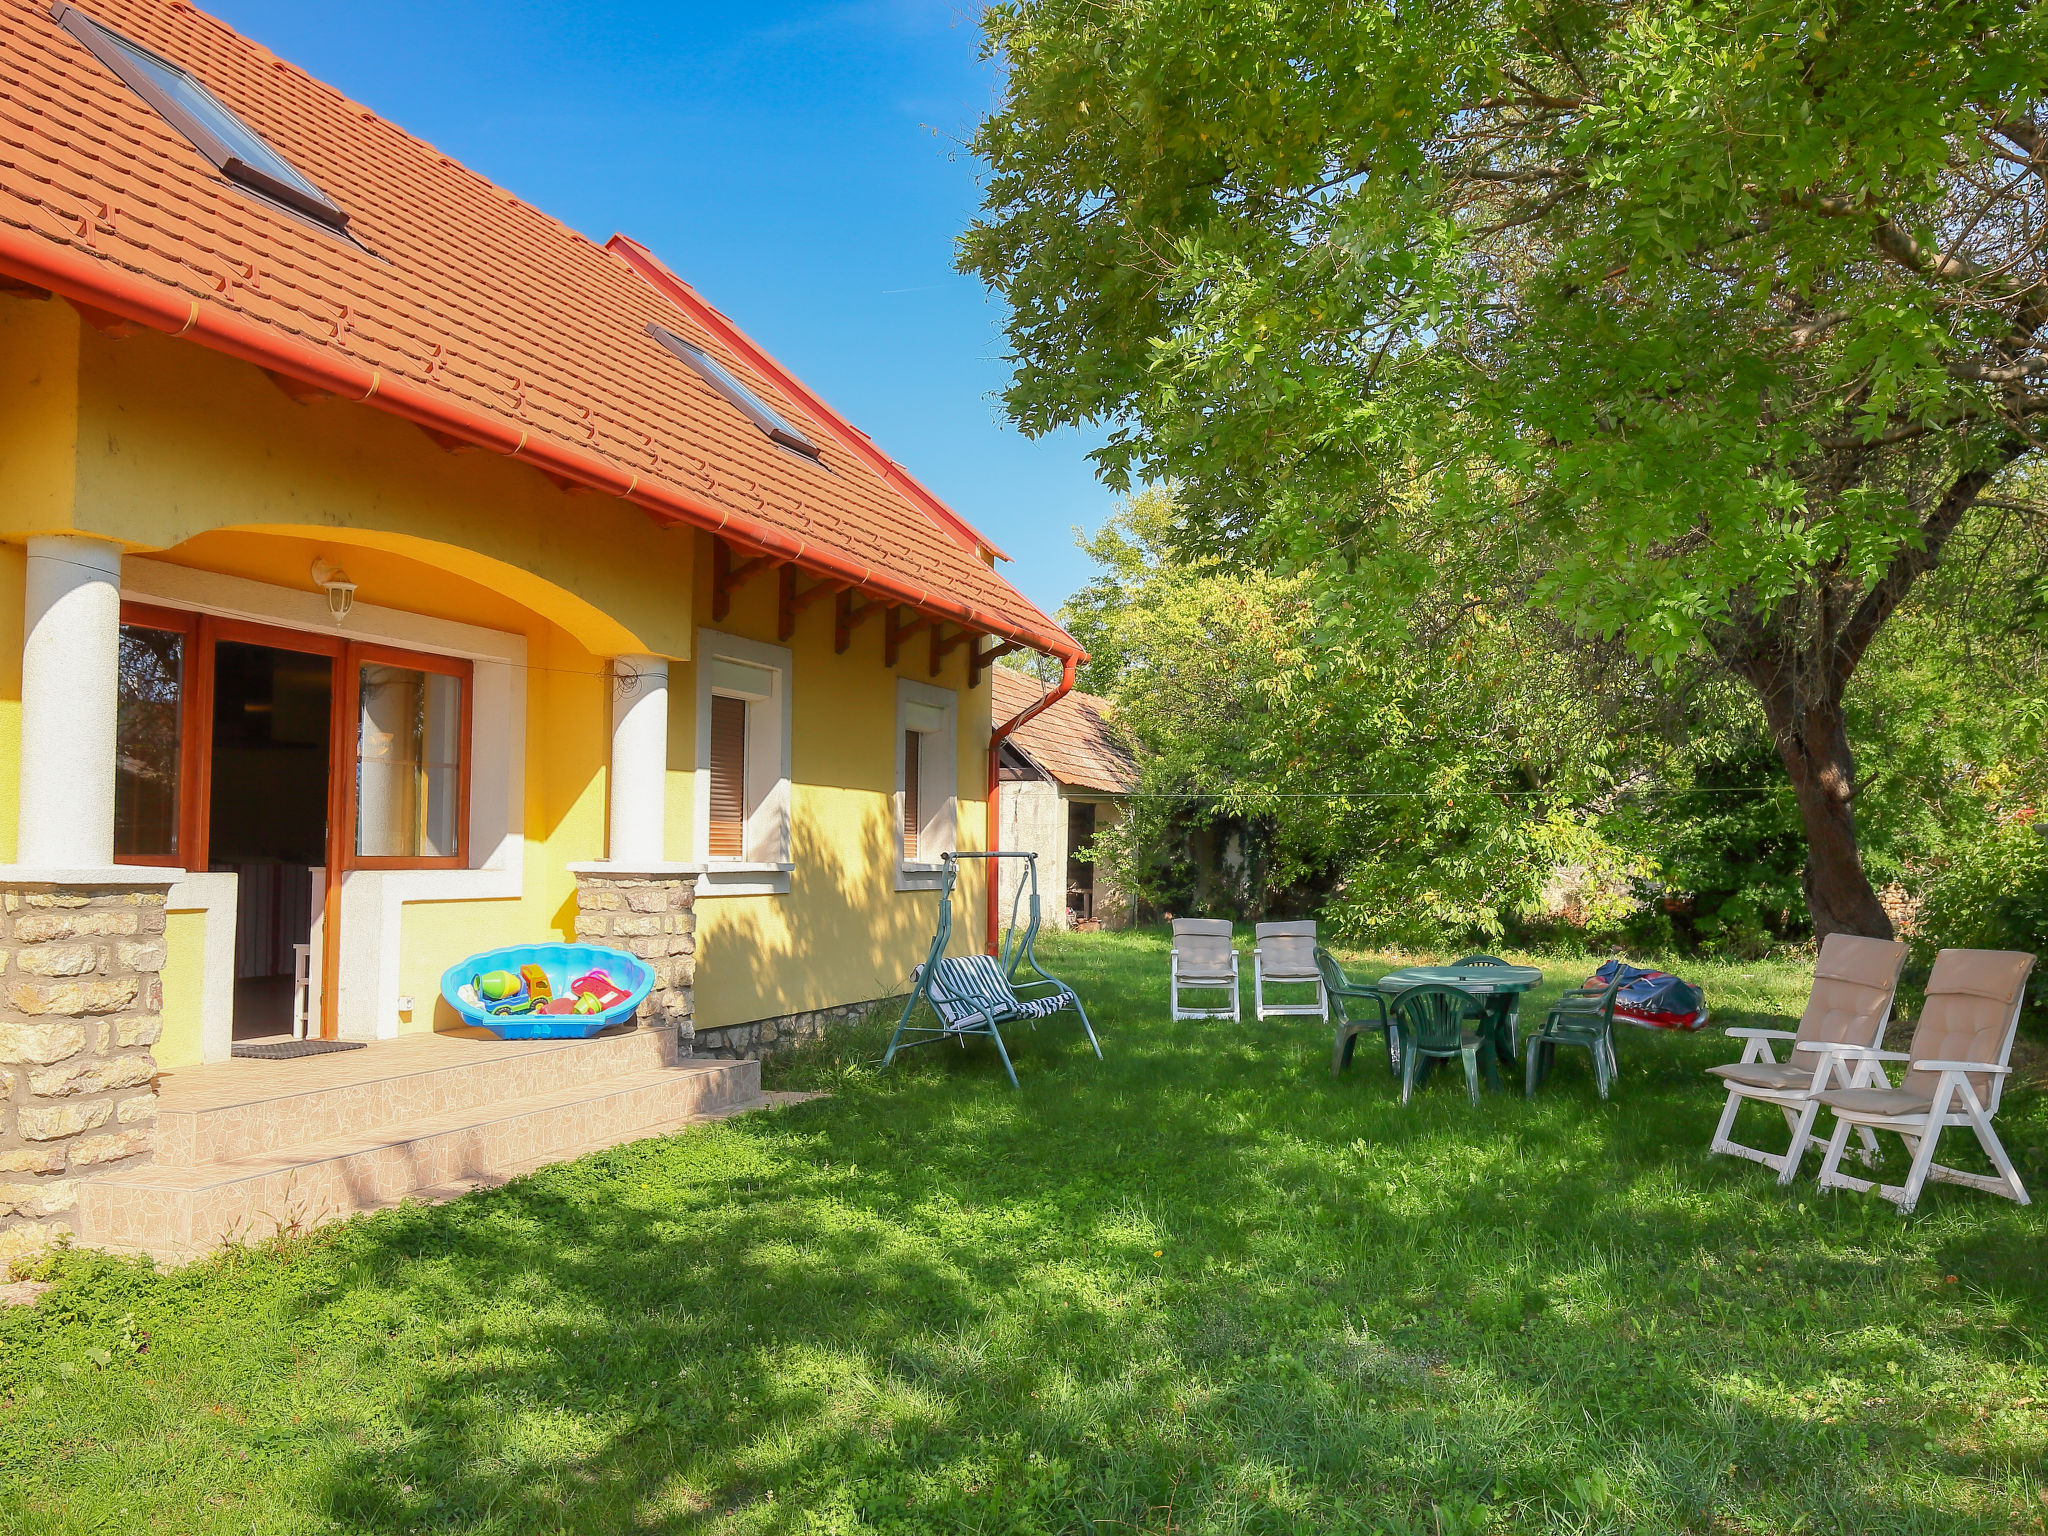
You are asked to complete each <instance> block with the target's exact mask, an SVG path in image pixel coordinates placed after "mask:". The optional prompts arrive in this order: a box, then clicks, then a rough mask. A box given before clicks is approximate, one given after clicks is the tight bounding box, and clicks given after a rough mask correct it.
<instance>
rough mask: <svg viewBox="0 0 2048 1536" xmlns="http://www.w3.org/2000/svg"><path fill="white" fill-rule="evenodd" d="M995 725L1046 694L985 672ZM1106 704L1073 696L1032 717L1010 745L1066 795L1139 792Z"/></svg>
mask: <svg viewBox="0 0 2048 1536" xmlns="http://www.w3.org/2000/svg"><path fill="white" fill-rule="evenodd" d="M989 686H990V688H991V690H992V694H991V703H992V705H993V709H994V714H995V718H996V719H997V721H999V722H1000V721H1003V720H1014V719H1015V718H1016V717H1017V716H1018V715H1019V714H1021V713H1023V712H1024V711H1025V710H1027V709H1029V708H1030V707H1031V706H1032V705H1033V704H1035V703H1037V702H1038V701H1039V700H1040V699H1042V698H1044V697H1045V694H1046V692H1047V690H1046V689H1045V688H1044V687H1043V686H1041V685H1040V684H1039V683H1037V682H1035V681H1033V680H1032V679H1031V678H1028V677H1026V676H1025V675H1024V674H1023V673H1022V672H1013V671H1011V670H1010V669H1009V668H1008V667H993V668H991V669H990V670H989ZM1113 708H1114V706H1112V705H1111V704H1110V702H1109V700H1107V699H1103V698H1097V697H1096V696H1095V695H1094V694H1092V693H1081V692H1079V691H1078V690H1077V691H1075V692H1072V693H1069V694H1068V695H1067V696H1066V697H1065V698H1063V699H1061V700H1059V701H1058V702H1057V703H1055V704H1052V705H1050V706H1049V707H1047V708H1046V709H1044V710H1042V711H1040V712H1039V713H1038V714H1036V715H1033V716H1032V717H1031V718H1030V719H1029V720H1027V721H1025V722H1024V723H1023V724H1022V725H1020V726H1018V727H1017V729H1016V730H1014V731H1012V732H1011V733H1010V736H1009V740H1010V741H1012V742H1013V743H1015V744H1016V745H1017V746H1019V747H1021V748H1022V749H1023V750H1024V752H1025V754H1026V755H1027V756H1028V757H1030V758H1031V760H1032V761H1033V762H1035V763H1037V764H1038V766H1039V767H1041V768H1043V769H1044V770H1045V771H1046V772H1047V773H1049V774H1051V775H1052V776H1053V777H1054V778H1055V779H1057V780H1058V781H1059V782H1060V783H1061V784H1062V785H1065V786H1066V787H1068V788H1070V789H1092V790H1099V791H1101V792H1102V793H1104V794H1112V795H1127V794H1129V793H1131V791H1133V790H1135V789H1136V788H1137V787H1138V764H1137V760H1136V759H1135V758H1133V757H1132V756H1131V753H1130V749H1129V748H1128V747H1126V746H1125V745H1124V743H1123V741H1122V740H1121V738H1119V737H1118V735H1117V733H1116V728H1115V726H1114V725H1112V724H1111V715H1112V713H1113Z"/></svg>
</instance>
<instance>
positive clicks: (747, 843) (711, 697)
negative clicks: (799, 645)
mask: <svg viewBox="0 0 2048 1536" xmlns="http://www.w3.org/2000/svg"><path fill="white" fill-rule="evenodd" d="M697 641H698V655H697V661H696V672H697V771H696V783H695V794H694V799H695V801H696V804H695V806H694V808H693V813H694V827H695V831H694V833H693V835H692V837H691V846H692V847H693V848H694V849H696V850H697V857H698V858H699V859H701V860H702V861H703V864H704V873H703V874H702V875H700V876H699V877H698V881H697V894H698V895H699V896H700V897H708V896H786V895H788V894H789V877H790V873H791V871H792V869H793V868H794V866H793V865H792V864H791V863H790V858H789V849H790V842H789V831H790V823H789V804H790V783H789V766H790V740H789V737H790V677H791V671H790V668H791V660H790V652H789V650H788V648H787V647H786V646H779V645H768V644H766V643H764V642H762V641H759V640H748V639H744V638H742V637H741V636H738V635H726V634H720V633H719V632H718V631H716V630H710V629H703V630H699V631H698V632H697Z"/></svg>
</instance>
